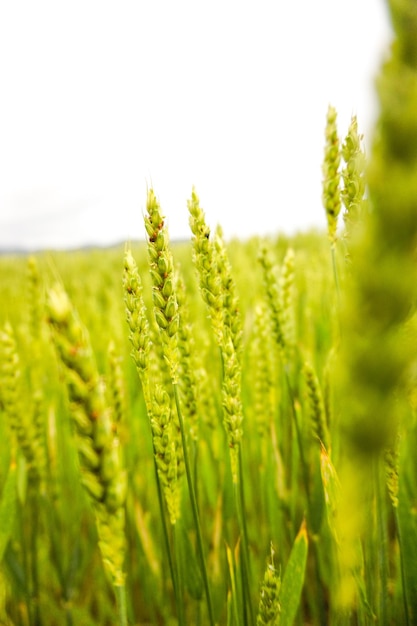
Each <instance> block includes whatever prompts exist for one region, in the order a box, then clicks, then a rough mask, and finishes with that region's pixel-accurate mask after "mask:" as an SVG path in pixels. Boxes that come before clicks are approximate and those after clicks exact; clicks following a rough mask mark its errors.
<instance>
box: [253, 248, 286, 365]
mask: <svg viewBox="0 0 417 626" xmlns="http://www.w3.org/2000/svg"><path fill="white" fill-rule="evenodd" d="M258 259H259V262H260V264H261V267H262V273H263V281H264V287H265V292H266V298H267V302H268V311H269V315H270V318H271V328H272V332H273V334H274V337H275V341H276V343H277V344H278V346H279V348H280V350H281V352H282V353H283V354H286V353H287V351H288V342H287V338H286V336H285V325H286V322H285V315H284V310H283V305H282V297H281V292H280V288H279V275H278V272H277V268H276V267H275V265H274V262H273V260H272V255H271V251H270V249H269V247H268V246H266V245H262V247H261V249H260V252H259V256H258Z"/></svg>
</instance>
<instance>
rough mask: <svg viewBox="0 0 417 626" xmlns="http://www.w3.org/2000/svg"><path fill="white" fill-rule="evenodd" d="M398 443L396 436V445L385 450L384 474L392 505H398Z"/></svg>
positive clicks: (398, 439) (395, 506)
mask: <svg viewBox="0 0 417 626" xmlns="http://www.w3.org/2000/svg"><path fill="white" fill-rule="evenodd" d="M399 445H400V438H399V437H398V438H397V442H396V445H395V446H393V447H392V448H390V449H388V450H386V452H385V459H384V460H385V474H386V481H387V490H388V494H389V497H390V500H391V504H392V506H393V507H394V508H395V509H396V508H397V507H398V480H399V476H398V472H399V469H398V468H399Z"/></svg>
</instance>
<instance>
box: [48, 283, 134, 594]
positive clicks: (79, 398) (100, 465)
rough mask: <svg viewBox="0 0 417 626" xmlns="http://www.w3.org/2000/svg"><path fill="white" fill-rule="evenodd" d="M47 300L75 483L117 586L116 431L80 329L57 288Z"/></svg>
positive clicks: (121, 494) (119, 505)
mask: <svg viewBox="0 0 417 626" xmlns="http://www.w3.org/2000/svg"><path fill="white" fill-rule="evenodd" d="M48 295H49V298H48V317H49V324H50V326H51V329H52V331H53V338H54V343H55V346H56V350H57V354H58V357H59V359H60V361H61V362H62V364H63V366H64V371H65V379H66V386H67V391H68V399H69V409H70V414H71V417H72V421H73V425H74V431H75V440H76V446H77V450H78V458H79V463H80V470H81V481H82V484H83V486H84V488H85V489H86V491H87V493H88V495H89V497H90V498H91V502H92V505H93V507H94V512H95V517H96V523H97V529H98V535H99V545H100V550H101V554H102V558H103V563H104V565H105V567H106V569H107V571H108V572H109V573H110V575H111V578H112V581H113V584H114V585H116V586H122V585H124V576H125V575H124V565H123V563H124V555H125V547H124V546H125V534H124V525H125V521H124V520H125V517H124V516H125V514H124V504H125V494H126V474H125V470H124V466H123V459H122V449H121V446H120V443H119V439H118V436H117V428H116V427H115V425H114V424H113V422H112V419H111V410H110V408H109V406H108V405H107V402H106V395H105V389H104V385H103V382H102V380H101V378H100V376H99V373H98V370H97V367H96V364H95V359H94V355H93V351H92V348H91V345H90V340H89V337H88V333H87V331H86V329H85V327H84V326H83V325H82V323H81V321H80V320H79V318H78V315H77V313H76V311H75V309H74V308H73V306H72V304H71V302H70V300H69V298H68V296H67V294H66V292H65V291H64V289H63V288H62V287H61V286H60V285H56V286H55V288H54V289H51V290H50V292H49V294H48Z"/></svg>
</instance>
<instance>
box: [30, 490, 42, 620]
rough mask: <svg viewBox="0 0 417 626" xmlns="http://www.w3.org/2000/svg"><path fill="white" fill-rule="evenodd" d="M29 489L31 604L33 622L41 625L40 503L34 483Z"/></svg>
mask: <svg viewBox="0 0 417 626" xmlns="http://www.w3.org/2000/svg"><path fill="white" fill-rule="evenodd" d="M29 489H30V490H31V491H32V493H30V495H29V502H28V504H29V509H30V517H31V524H30V530H29V533H30V538H29V545H30V577H31V604H32V608H33V613H32V614H33V623H34V624H35V626H41V624H42V620H41V616H40V611H39V575H38V574H39V572H38V532H39V524H38V518H39V515H38V505H37V494H36V492H35V491H34V485H29Z"/></svg>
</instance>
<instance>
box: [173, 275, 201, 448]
mask: <svg viewBox="0 0 417 626" xmlns="http://www.w3.org/2000/svg"><path fill="white" fill-rule="evenodd" d="M176 293H177V302H178V310H179V327H178V349H179V352H180V357H181V358H180V363H179V387H180V391H181V399H182V406H183V410H184V414H185V415H186V421H187V424H188V431H189V433H190V435H191V437H192V439H193V440H194V441H197V439H198V431H199V414H198V406H197V404H198V402H197V392H198V391H197V390H198V381H197V376H196V371H197V368H196V365H197V364H196V359H195V345H194V339H193V336H192V328H191V324H190V320H189V311H188V302H187V297H186V295H187V294H186V290H185V283H184V281H183V279H182V277H181V275H180V274H179V273H177V275H176Z"/></svg>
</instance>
